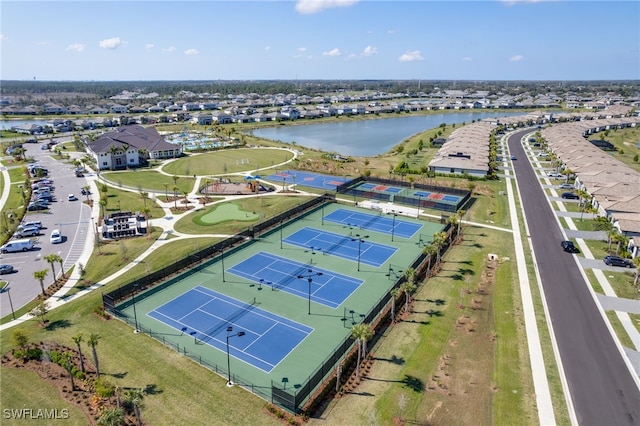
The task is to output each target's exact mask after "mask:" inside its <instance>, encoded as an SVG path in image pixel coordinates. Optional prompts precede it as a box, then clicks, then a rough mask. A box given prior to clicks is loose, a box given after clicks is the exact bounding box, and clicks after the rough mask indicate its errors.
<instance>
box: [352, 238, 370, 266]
mask: <svg viewBox="0 0 640 426" xmlns="http://www.w3.org/2000/svg"><path fill="white" fill-rule="evenodd" d="M355 237H356V238H353V239H351V241H358V272H360V254H361V253H362V250H361V249H362V243H363V242H364V240H365V239H366V238H369V236H368V235H363V236H360V234H356V235H355Z"/></svg>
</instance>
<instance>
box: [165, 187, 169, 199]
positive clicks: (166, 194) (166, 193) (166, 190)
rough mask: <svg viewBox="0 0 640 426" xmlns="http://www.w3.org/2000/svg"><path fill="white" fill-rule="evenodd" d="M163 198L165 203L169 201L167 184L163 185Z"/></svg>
mask: <svg viewBox="0 0 640 426" xmlns="http://www.w3.org/2000/svg"><path fill="white" fill-rule="evenodd" d="M164 198H165V201H167V200H168V199H169V184H168V183H165V184H164Z"/></svg>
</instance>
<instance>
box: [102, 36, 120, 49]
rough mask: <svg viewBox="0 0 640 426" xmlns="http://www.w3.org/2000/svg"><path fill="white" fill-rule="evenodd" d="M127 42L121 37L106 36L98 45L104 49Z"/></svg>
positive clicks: (115, 47) (113, 47) (116, 46)
mask: <svg viewBox="0 0 640 426" xmlns="http://www.w3.org/2000/svg"><path fill="white" fill-rule="evenodd" d="M125 44H127V42H126V41H122V40H120V37H112V38H106V39H104V40H100V42H99V43H98V45H99V46H100V47H102V48H104V49H117V48H118V47H120V46H123V45H125Z"/></svg>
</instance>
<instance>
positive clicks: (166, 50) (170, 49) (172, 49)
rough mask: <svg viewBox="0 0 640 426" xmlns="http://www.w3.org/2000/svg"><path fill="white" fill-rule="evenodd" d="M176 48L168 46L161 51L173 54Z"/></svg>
mask: <svg viewBox="0 0 640 426" xmlns="http://www.w3.org/2000/svg"><path fill="white" fill-rule="evenodd" d="M175 50H176V48H175V47H173V46H169V47H167V48H164V49H162V51H163V52H175Z"/></svg>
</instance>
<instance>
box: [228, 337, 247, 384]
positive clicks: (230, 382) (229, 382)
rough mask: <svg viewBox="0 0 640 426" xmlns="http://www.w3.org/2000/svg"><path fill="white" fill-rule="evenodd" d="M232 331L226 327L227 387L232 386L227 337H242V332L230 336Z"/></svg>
mask: <svg viewBox="0 0 640 426" xmlns="http://www.w3.org/2000/svg"><path fill="white" fill-rule="evenodd" d="M232 331H233V327H231V326H229V327H227V372H228V373H229V380H227V386H229V387H231V386H233V382H232V381H231V357H230V356H229V337H235V336H238V337H242V336H244V331H238V332H237V333H235V334H230V333H231V332H232Z"/></svg>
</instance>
